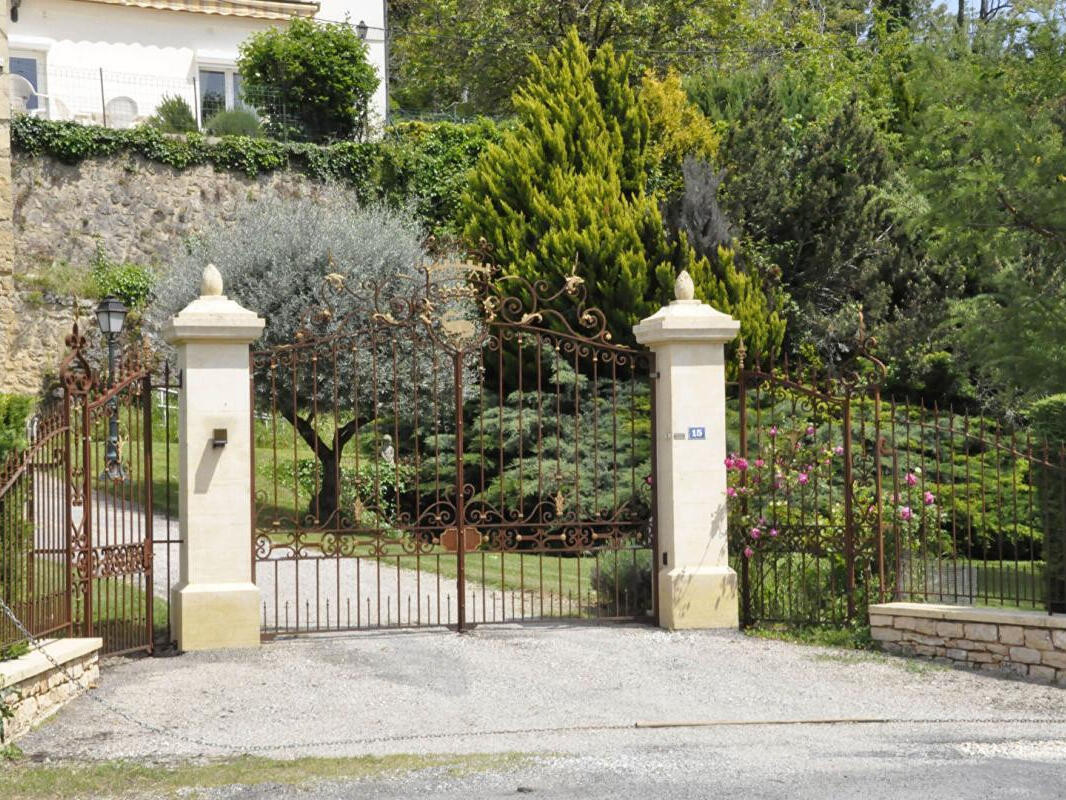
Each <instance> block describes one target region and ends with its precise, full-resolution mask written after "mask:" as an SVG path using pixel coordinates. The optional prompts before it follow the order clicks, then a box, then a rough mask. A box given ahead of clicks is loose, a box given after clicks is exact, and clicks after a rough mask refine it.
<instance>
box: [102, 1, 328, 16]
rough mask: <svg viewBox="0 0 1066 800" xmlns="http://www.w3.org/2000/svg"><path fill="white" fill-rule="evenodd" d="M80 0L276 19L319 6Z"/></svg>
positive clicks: (308, 13)
mask: <svg viewBox="0 0 1066 800" xmlns="http://www.w3.org/2000/svg"><path fill="white" fill-rule="evenodd" d="M82 2H86V3H104V4H106V5H111V6H132V7H135V8H157V9H162V10H164V11H189V12H192V13H194V14H215V15H217V16H222V17H254V18H256V19H278V20H285V19H292V18H293V17H313V16H314V15H315V14H317V13H318V9H319V4H318V3H317V2H314V1H313V0H82Z"/></svg>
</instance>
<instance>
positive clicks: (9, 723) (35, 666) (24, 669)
mask: <svg viewBox="0 0 1066 800" xmlns="http://www.w3.org/2000/svg"><path fill="white" fill-rule="evenodd" d="M101 647H103V641H102V640H101V639H53V640H50V641H47V642H44V643H43V649H44V650H46V651H47V652H48V655H50V656H51V657H52V658H53V659H54V660H55V661H56V662H58V663H59V664H61V665H62V666H63V667H64V669H65V670H66V671H67V672H69V673H70V677H71V678H73V679H74V681H76V683H72V682H71V680H70V679H69V678H68V677H67V675H66V674H64V672H63V671H61V670H59V669H57V668H56V667H55V666H53V665H52V662H51V661H49V659H48V658H47V657H46V656H45V654H44V653H42V652H41V651H40V650H33V651H31V652H30V653H27V654H26V655H24V656H22V657H20V658H16V659H14V660H12V661H0V700H2V701H3V702H4V703H5V704H6V705H7V707H8V708H9V709H10V710H11V711H12V712H13V714H14V716H12V717H11V718H9V719H6V720H0V724H3V725H4V738H5V740H6V741H8V742H10V741H11V740H12V739H16V738H18V737H19V736H21V735H22V734H24V733H26V732H27V731H28V730H30V728H32V727H33V726H34V725H37V724H38V723H39V722H41V721H42V720H44V719H46V718H48V717H50V716H51V715H52V714H54V713H55V712H57V711H58V710H59V709H60V708H62V707H63V706H64V705H65V704H66V703H68V702H70V701H71V700H72V699H74V698H75V697H77V696H78V695H79V694H81V693H82V692H83V691H85V689H86V688H92V687H94V686H95V685H96V682H97V680H99V678H100V664H99V661H100V648H101Z"/></svg>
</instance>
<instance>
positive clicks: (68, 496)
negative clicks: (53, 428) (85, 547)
mask: <svg viewBox="0 0 1066 800" xmlns="http://www.w3.org/2000/svg"><path fill="white" fill-rule="evenodd" d="M70 415H71V407H70V388H69V387H64V388H63V424H64V426H65V430H64V431H63V500H64V505H65V508H64V510H63V532H64V538H63V542H64V545H65V548H66V565H65V569H64V573H65V578H66V596H67V635H68V636H73V635H74V575H73V569H74V540H73V537H74V487H73V483H72V482H73V480H74V475H73V471H72V461H71V457H72V452H73V444H74V442H73V437H72V435H71V434H72V431H71V425H72V422H71V418H70Z"/></svg>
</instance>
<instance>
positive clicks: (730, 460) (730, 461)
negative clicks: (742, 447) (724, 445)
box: [725, 456, 737, 469]
mask: <svg viewBox="0 0 1066 800" xmlns="http://www.w3.org/2000/svg"><path fill="white" fill-rule="evenodd" d="M736 465H737V460H736V459H735V458H734V457H733V456H726V460H725V468H726V469H733V467H735V466H736Z"/></svg>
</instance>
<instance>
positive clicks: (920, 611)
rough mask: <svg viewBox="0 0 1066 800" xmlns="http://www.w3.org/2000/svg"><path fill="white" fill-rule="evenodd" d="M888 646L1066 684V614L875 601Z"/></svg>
mask: <svg viewBox="0 0 1066 800" xmlns="http://www.w3.org/2000/svg"><path fill="white" fill-rule="evenodd" d="M870 633H871V635H872V636H873V638H874V639H875V640H876V641H877V642H879V643H880V646H881V648H882V649H883V650H885V651H886V652H889V653H897V654H900V655H908V656H924V657H926V658H931V659H934V660H936V661H938V662H940V663H945V664H951V665H953V666H961V667H968V668H971V669H980V670H986V671H991V672H1000V673H1004V674H1010V675H1015V676H1020V677H1024V678H1029V679H1031V680H1036V681H1040V682H1043V683H1055V684H1058V685H1061V686H1066V616H1061V615H1059V616H1049V615H1048V614H1046V613H1044V612H1040V611H1011V610H1001V609H990V608H972V607H966V606H947V605H933V604H925V603H882V604H879V605H873V606H870Z"/></svg>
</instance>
